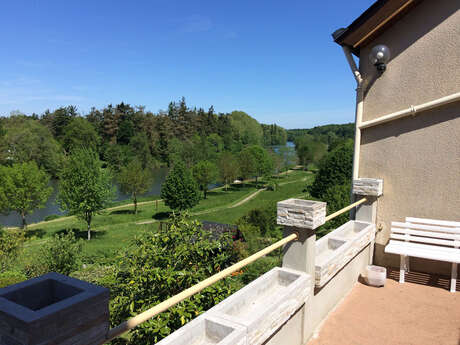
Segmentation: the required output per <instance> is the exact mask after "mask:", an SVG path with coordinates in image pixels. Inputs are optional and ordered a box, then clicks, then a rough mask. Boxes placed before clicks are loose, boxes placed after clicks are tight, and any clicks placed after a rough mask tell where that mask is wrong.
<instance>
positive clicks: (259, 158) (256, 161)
mask: <svg viewBox="0 0 460 345" xmlns="http://www.w3.org/2000/svg"><path fill="white" fill-rule="evenodd" d="M243 151H248V152H249V155H252V157H253V159H252V164H253V165H254V166H253V173H254V175H255V177H256V186H257V183H258V178H259V177H261V176H264V175H268V174H269V173H271V172H272V171H273V161H272V159H271V157H270V155H269V154H268V152H267V150H265V149H264V148H263V147H261V146H259V145H251V146H248V147H247V148H245V149H244V150H243Z"/></svg>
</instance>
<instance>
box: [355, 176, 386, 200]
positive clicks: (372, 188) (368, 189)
mask: <svg viewBox="0 0 460 345" xmlns="http://www.w3.org/2000/svg"><path fill="white" fill-rule="evenodd" d="M353 194H356V195H369V196H380V195H382V194H383V180H382V179H377V178H358V179H354V180H353Z"/></svg>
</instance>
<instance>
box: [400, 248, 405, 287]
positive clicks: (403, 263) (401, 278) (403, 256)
mask: <svg viewBox="0 0 460 345" xmlns="http://www.w3.org/2000/svg"><path fill="white" fill-rule="evenodd" d="M405 258H406V256H405V255H401V258H400V262H399V282H400V283H401V284H403V283H404V268H405V264H406V259H405Z"/></svg>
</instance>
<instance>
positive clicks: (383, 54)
mask: <svg viewBox="0 0 460 345" xmlns="http://www.w3.org/2000/svg"><path fill="white" fill-rule="evenodd" d="M369 59H370V60H371V63H372V64H373V65H374V66H375V67H377V70H378V71H379V72H380V73H383V72H385V69H386V68H387V65H386V64H387V62H388V61H390V49H389V48H388V47H387V46H385V45H383V44H379V45H376V46H375V47H374V48H372V50H371V53H370V54H369Z"/></svg>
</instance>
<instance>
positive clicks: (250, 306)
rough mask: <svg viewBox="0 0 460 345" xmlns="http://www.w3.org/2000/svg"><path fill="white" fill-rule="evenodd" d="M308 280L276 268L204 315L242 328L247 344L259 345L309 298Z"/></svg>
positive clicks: (302, 276)
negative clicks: (244, 330) (245, 333)
mask: <svg viewBox="0 0 460 345" xmlns="http://www.w3.org/2000/svg"><path fill="white" fill-rule="evenodd" d="M311 279H312V277H311V276H310V275H308V274H306V273H303V272H299V271H295V270H291V269H286V268H279V267H276V268H274V269H272V270H270V271H269V272H267V273H265V274H264V275H263V276H261V277H259V278H257V279H256V280H254V281H253V282H251V283H250V284H248V285H247V286H245V287H244V288H242V289H241V290H239V291H237V292H236V293H235V294H233V295H232V296H230V297H228V298H227V299H225V300H224V301H222V302H221V303H219V304H218V305H216V306H215V307H213V308H211V309H210V310H209V311H208V312H207V313H208V314H209V315H212V316H214V317H219V318H221V319H225V320H228V321H231V322H233V323H236V324H240V325H242V326H244V327H245V328H246V329H247V340H248V344H250V345H259V344H262V343H263V342H264V341H266V340H267V339H268V338H269V337H270V336H272V335H273V334H274V333H275V331H276V330H277V329H278V328H279V327H280V326H281V325H283V323H285V322H286V321H287V320H288V319H289V318H290V317H291V316H292V315H294V313H295V312H296V311H297V310H298V309H299V308H300V307H301V306H302V305H303V304H304V303H306V302H307V301H308V300H309V298H311V295H312V289H311V286H312V283H311Z"/></svg>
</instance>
